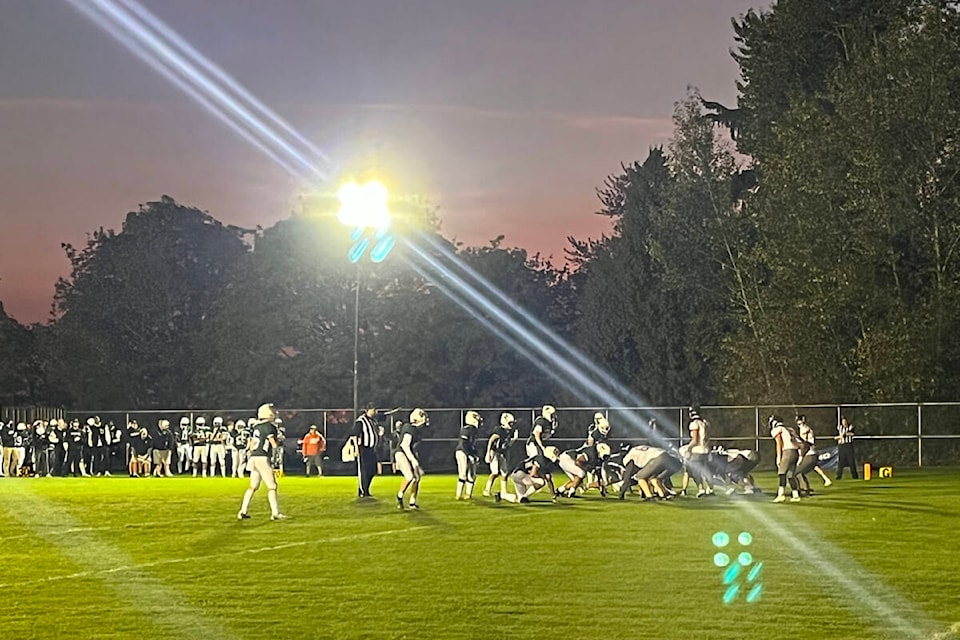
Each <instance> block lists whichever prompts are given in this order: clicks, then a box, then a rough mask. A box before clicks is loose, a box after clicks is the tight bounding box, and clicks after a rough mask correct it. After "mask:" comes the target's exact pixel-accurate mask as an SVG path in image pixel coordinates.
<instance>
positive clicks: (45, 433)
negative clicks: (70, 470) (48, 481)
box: [33, 420, 51, 476]
mask: <svg viewBox="0 0 960 640" xmlns="http://www.w3.org/2000/svg"><path fill="white" fill-rule="evenodd" d="M49 429H50V427H48V425H47V423H46V422H45V421H43V420H37V421H36V422H34V423H33V471H34V473H36V474H37V475H38V476H49V475H50V466H51V465H50V431H49Z"/></svg>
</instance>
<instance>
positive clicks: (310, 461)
mask: <svg viewBox="0 0 960 640" xmlns="http://www.w3.org/2000/svg"><path fill="white" fill-rule="evenodd" d="M300 445H301V451H302V453H303V462H304V464H306V466H307V477H308V478H309V477H310V467H311V466H314V467H316V468H317V475H318V476H322V475H323V468H322V467H321V464H320V461H321V460H322V459H323V452H324V451H326V450H327V441H326V439H325V438H324V437H323V436H322V435H321V434H320V431H319V430H318V429H317V425H315V424H312V425H310V431H309V432H307V435H305V436H304V437H303V440H301V441H300Z"/></svg>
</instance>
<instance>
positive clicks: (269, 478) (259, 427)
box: [237, 404, 287, 520]
mask: <svg viewBox="0 0 960 640" xmlns="http://www.w3.org/2000/svg"><path fill="white" fill-rule="evenodd" d="M278 417H279V416H278V414H277V408H276V407H274V406H273V405H272V404H264V405H260V408H259V409H257V423H256V424H255V425H254V427H253V429H252V430H251V433H250V439H249V440H248V441H247V450H248V451H249V452H250V460H249V462H248V463H247V465H248V467H249V469H250V486H249V487H248V488H247V491H246V492H245V493H244V494H243V502H242V503H241V504H240V513H238V514H237V519H238V520H247V519H248V518H249V517H250V516H249V515H248V513H247V511H248V510H249V509H250V500H252V499H253V494H254V493H256V491H257V489H259V488H260V482H261V481H263V483H264V484H266V485H267V501H268V502H269V503H270V519H271V520H286V519H287V516H285V515H283V514H282V513H280V505H279V503H278V501H277V478H276V476H275V475H274V473H273V466H272V465H271V464H270V458H271V455H272V454H273V449H275V448H276V446H277V426H276V420H277V418H278Z"/></svg>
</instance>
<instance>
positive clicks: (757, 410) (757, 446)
mask: <svg viewBox="0 0 960 640" xmlns="http://www.w3.org/2000/svg"><path fill="white" fill-rule="evenodd" d="M753 411H754V421H753V426H754V436H755V437H756V439H757V440H756V444H755V446H754V451H756V452H757V453H760V407H755V408H754V410H753Z"/></svg>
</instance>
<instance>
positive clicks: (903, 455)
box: [62, 403, 960, 474]
mask: <svg viewBox="0 0 960 640" xmlns="http://www.w3.org/2000/svg"><path fill="white" fill-rule="evenodd" d="M468 410H469V408H452V409H451V408H445V409H427V412H428V414H429V416H430V426H429V427H428V429H427V432H426V433H425V437H424V440H423V442H422V444H421V445H420V455H421V458H422V462H423V465H424V467H425V468H426V469H427V470H429V471H431V472H434V473H443V472H450V471H453V470H454V469H455V468H456V463H455V457H454V451H455V449H456V446H457V440H458V438H459V432H460V427H461V425H462V424H463V420H464V416H465V414H466V412H467V411H468ZM475 410H476V411H477V412H479V413H480V415H481V417H482V418H483V421H484V422H483V425H482V427H481V430H480V438H479V439H478V448H479V449H480V450H481V451H482V449H483V447H484V446H485V444H484V443H485V441H486V438H487V436H489V434H490V433H491V432H492V431H493V429H494V428H495V427H496V426H497V425H498V424H499V423H500V415H501V414H502V413H503V412H505V411H509V412H510V413H512V414H513V415H514V416H515V418H516V423H515V426H516V428H517V429H518V431H519V433H520V436H521V438H526V436H528V435H529V433H530V430H531V428H532V425H533V421H534V420H535V419H536V417H537V416H538V415H539V412H540V407H514V408H503V407H497V408H478V409H475ZM597 412H600V413H603V414H604V415H605V416H606V417H607V418H608V420H609V422H610V425H611V427H612V430H611V440H612V442H613V444H614V445H615V446H616V445H617V444H619V443H621V442H629V443H637V444H639V443H643V442H649V441H650V439H651V438H650V435H649V434H650V431H649V424H650V420H651V419H654V420H655V421H656V422H655V424H654V425H653V428H654V429H655V431H656V434H657V437H660V438H665V439H667V440H668V441H670V442H671V443H674V444H676V445H680V444H682V443H683V442H684V439H685V438H686V436H687V429H686V424H687V422H688V420H689V418H688V412H687V408H686V407H615V408H611V407H558V408H557V424H558V426H557V430H556V433H555V434H554V437H553V440H554V443H555V444H556V445H557V446H559V447H560V448H561V449H569V448H574V447H577V446H579V445H580V444H581V443H582V442H583V440H584V438H585V437H586V434H587V431H588V429H589V427H590V425H591V424H592V423H593V416H594V414H595V413H597ZM700 413H701V415H702V416H703V417H704V418H705V419H706V420H707V421H708V422H709V423H710V439H711V440H712V441H713V442H715V443H718V444H722V445H723V446H725V447H728V448H739V449H755V450H757V451H759V452H760V454H761V460H762V462H761V468H764V467H766V468H769V467H772V465H773V460H774V458H775V454H774V443H773V441H772V440H771V439H770V436H769V431H768V429H767V417H768V416H770V415H771V414H775V415H778V416H779V417H780V418H781V419H783V420H793V419H794V416H795V415H797V414H804V415H805V416H806V418H807V423H808V424H809V425H810V426H811V427H812V428H813V430H814V433H815V434H816V436H817V441H818V446H819V447H820V448H821V449H824V448H827V447H830V446H832V445H834V444H836V441H835V439H834V437H835V436H836V433H837V429H836V427H837V424H838V423H839V421H840V417H841V416H843V417H846V418H847V420H848V421H849V422H850V423H851V424H853V425H854V426H855V428H856V441H855V446H856V451H857V461H858V463H861V464H862V463H864V462H869V463H871V464H873V465H875V466H900V467H917V466H927V465H934V466H935V465H949V464H956V463H957V460H958V459H960V403H929V404H927V403H924V404H872V405H808V406H786V405H783V406H705V407H701V408H700ZM93 415H98V416H100V418H101V420H102V421H104V422H113V423H114V424H116V425H118V426H123V425H126V424H127V423H128V422H129V421H130V420H131V419H135V420H137V422H138V423H139V424H140V425H142V426H147V427H148V428H151V429H153V428H155V426H156V424H157V422H158V421H159V420H160V419H164V418H165V419H167V420H169V421H170V423H171V425H177V424H179V422H180V419H181V417H184V416H185V417H187V418H188V419H189V420H190V423H191V424H194V423H195V421H196V418H198V417H200V416H203V417H204V418H206V420H207V423H208V424H210V422H211V421H212V419H213V418H214V417H216V416H220V417H222V418H223V419H224V422H227V421H229V420H231V419H232V420H239V419H243V420H249V419H250V418H251V416H255V415H256V411H255V410H254V409H209V410H202V411H198V410H168V411H90V410H68V411H64V412H62V416H63V417H64V418H66V419H67V420H69V419H71V418H74V417H76V418H79V419H80V420H81V422H82V421H84V420H86V418H87V417H89V416H93ZM408 416H409V410H402V411H399V412H397V413H394V414H387V415H383V416H381V424H382V426H383V428H384V438H383V441H384V443H383V446H382V448H381V453H380V458H381V460H382V461H383V462H384V463H386V464H387V465H389V463H390V461H391V460H392V458H393V451H392V449H391V438H390V432H391V427H392V426H393V422H394V421H395V420H406V419H407V418H408ZM281 417H282V418H283V424H284V428H285V430H286V440H285V441H284V443H283V450H284V461H285V469H286V472H287V473H302V472H303V470H304V466H303V463H302V456H300V455H299V443H298V441H299V440H300V439H302V438H303V436H304V435H305V434H306V433H307V431H308V430H309V428H310V425H317V427H318V428H319V430H320V432H321V433H322V434H323V435H324V437H325V438H326V441H327V459H326V460H325V465H324V473H333V474H353V473H355V467H354V466H353V465H352V464H344V463H343V462H341V460H340V449H341V447H342V446H343V444H344V442H345V441H346V439H347V438H348V436H349V435H350V431H351V429H352V426H353V412H352V410H351V409H288V410H282V411H281Z"/></svg>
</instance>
